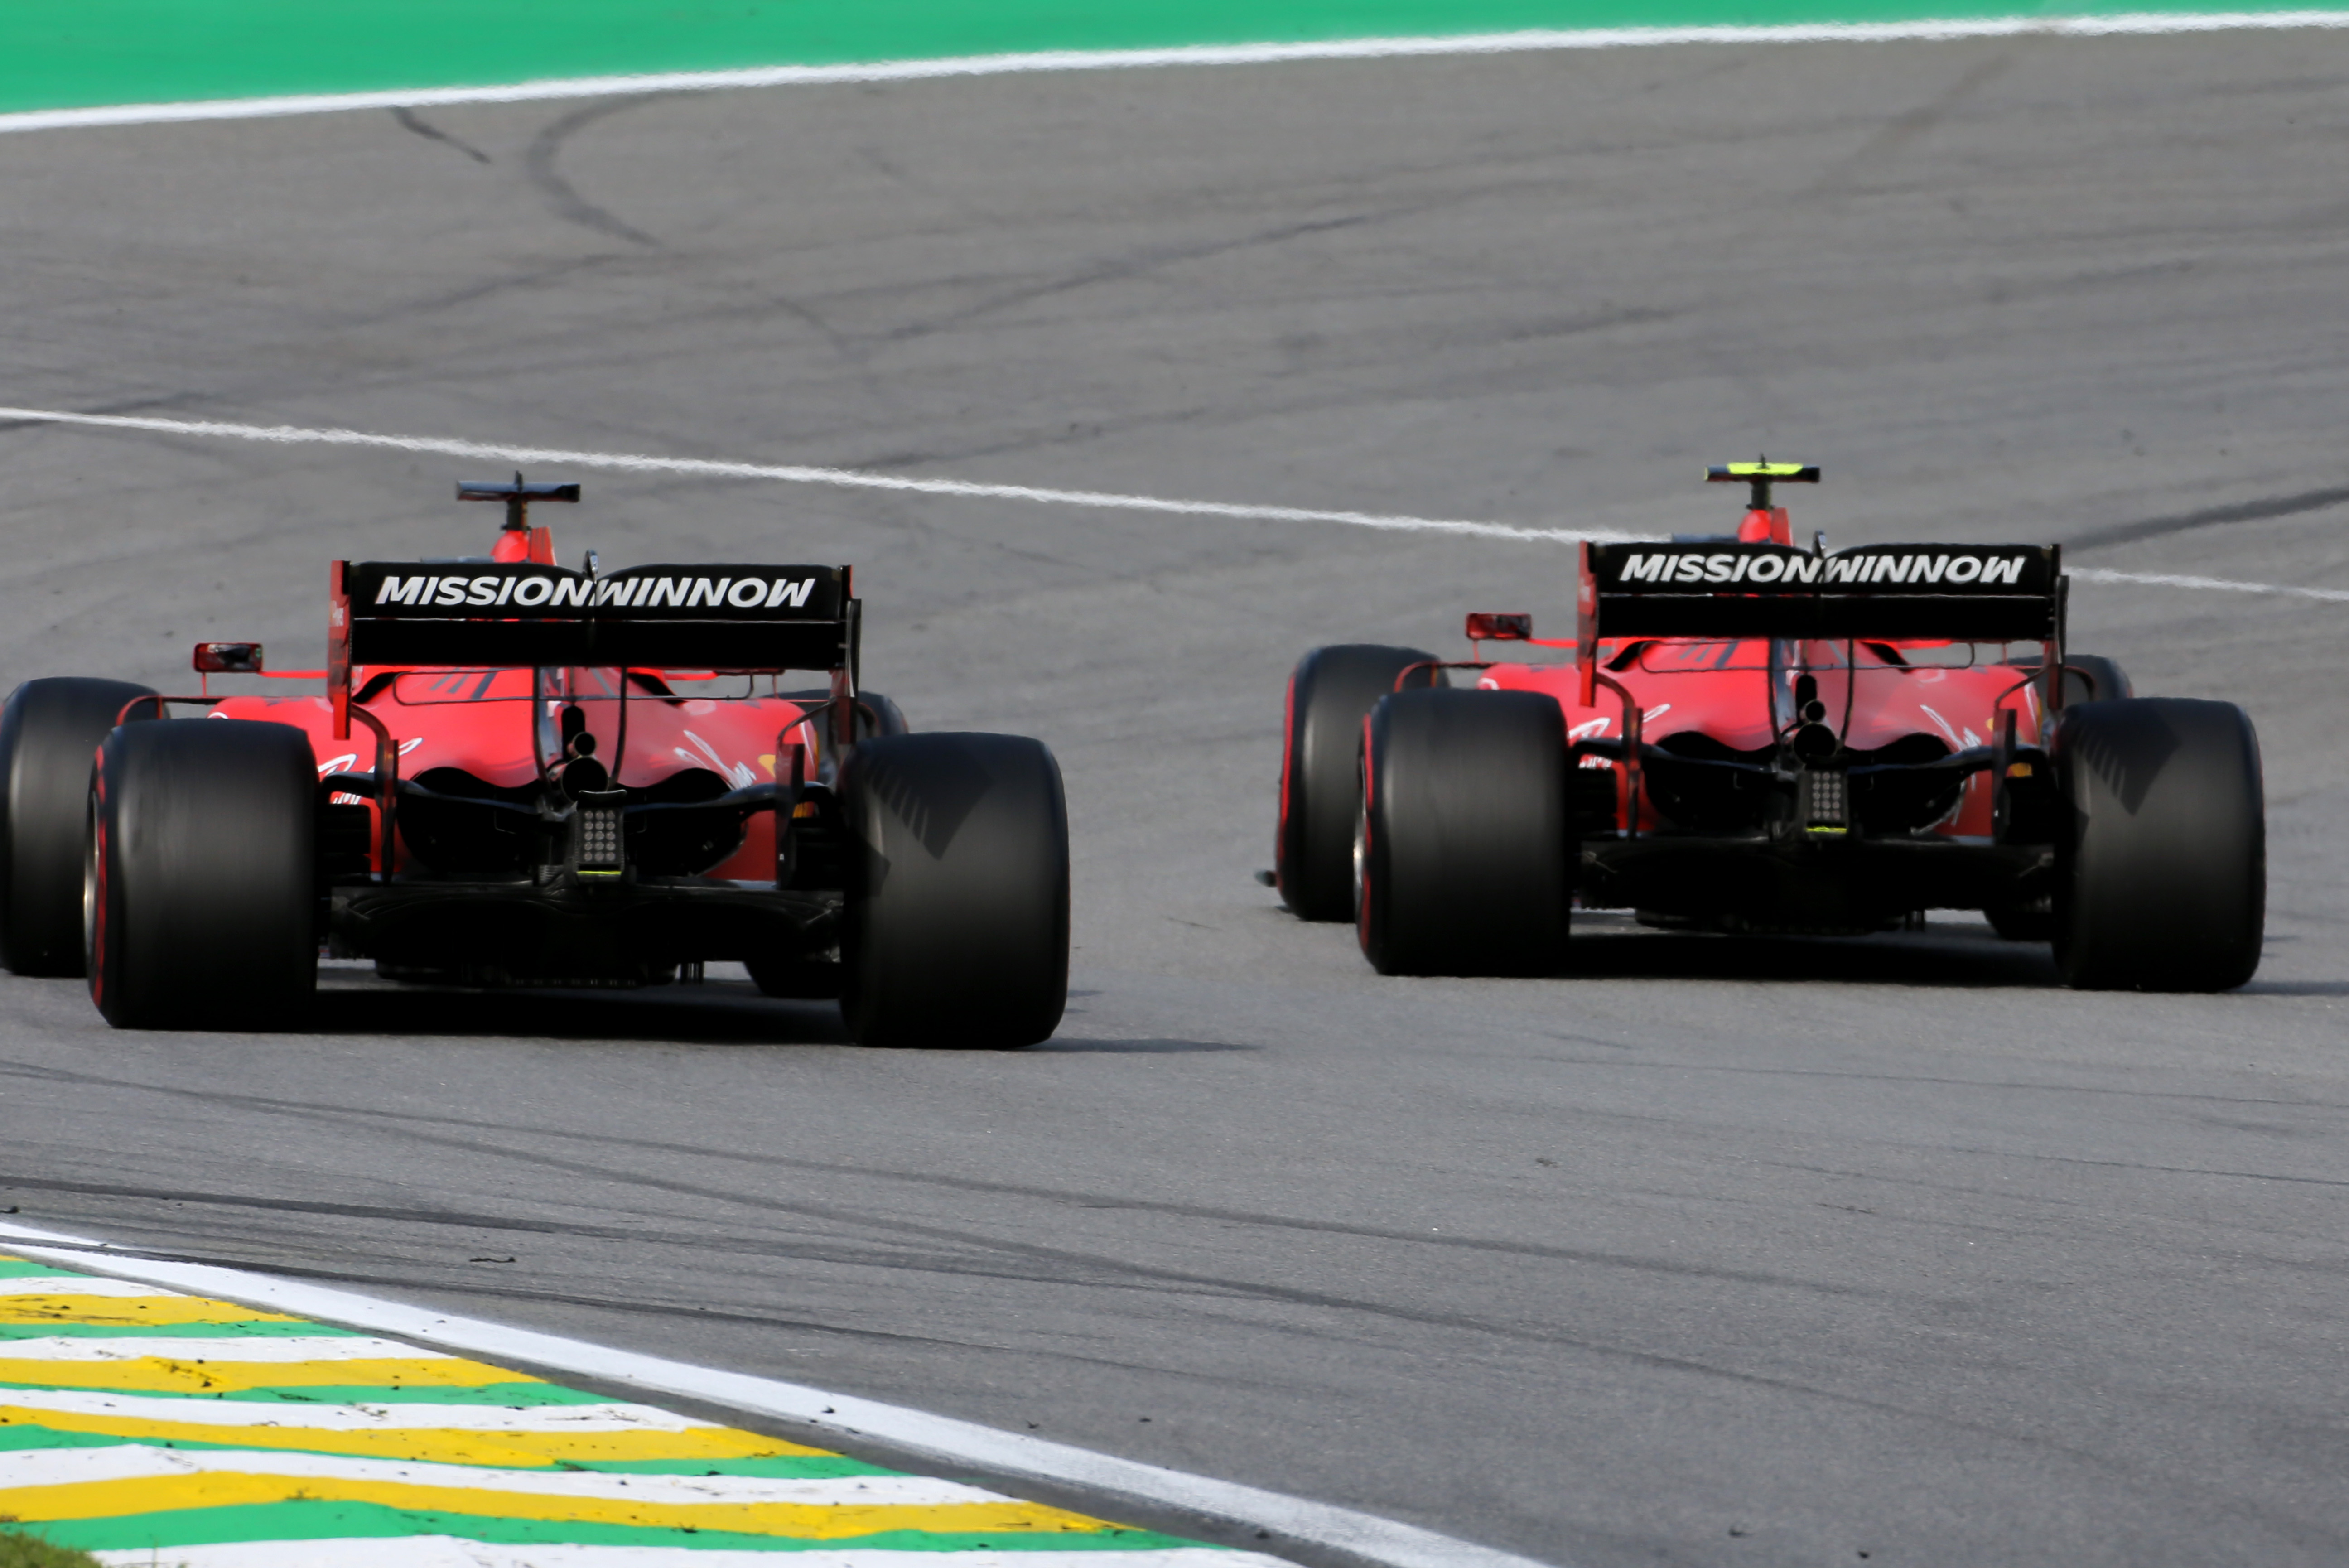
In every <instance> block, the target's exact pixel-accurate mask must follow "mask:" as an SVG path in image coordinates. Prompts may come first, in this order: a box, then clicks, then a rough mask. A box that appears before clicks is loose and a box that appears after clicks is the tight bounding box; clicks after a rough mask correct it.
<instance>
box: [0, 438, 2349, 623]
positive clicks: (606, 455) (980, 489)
mask: <svg viewBox="0 0 2349 1568" xmlns="http://www.w3.org/2000/svg"><path fill="white" fill-rule="evenodd" d="M11 420H14V421H23V422H26V423H41V424H57V425H84V426H93V427H96V428H98V429H101V430H122V431H149V432H152V433H156V434H163V435H174V436H199V437H211V438H213V439H215V440H223V441H264V442H269V443H273V444H275V445H281V446H358V447H378V448H388V449H391V450H393V451H398V452H435V453H439V454H440V455H442V456H446V457H470V458H480V459H482V460H484V461H491V462H531V463H557V464H565V465H568V466H570V467H574V468H603V469H616V470H621V471H623V472H643V473H694V474H704V475H709V476H712V477H719V478H727V479H765V480H773V481H777V482H779V483H789V484H824V485H833V486H837V487H840V488H843V489H851V490H895V491H905V492H911V493H915V494H921V495H954V496H963V497H970V498H978V499H982V500H990V501H1026V502H1030V503H1034V504H1042V505H1050V506H1095V507H1103V508H1108V509H1112V510H1119V511H1128V512H1162V513H1173V514H1178V515H1183V516H1195V517H1230V518H1235V519H1238V520H1241V521H1248V522H1264V523H1340V524H1346V525H1347V526H1349V527H1354V528H1375V529H1381V530H1385V531H1388V532H1393V533H1415V534H1466V535H1475V536H1479V537H1484V538H1492V539H1518V540H1530V541H1536V542H1543V543H1552V544H1578V543H1582V542H1585V541H1588V542H1589V543H1591V544H1636V543H1640V542H1641V541H1643V540H1647V539H1651V538H1655V537H1657V536H1656V535H1641V534H1624V533H1612V532H1608V531H1605V530H1600V529H1587V528H1537V527H1530V526H1526V525H1524V524H1513V523H1483V522H1475V521H1471V520H1467V519H1461V518H1443V517H1407V516H1397V515H1391V514H1381V513H1373V512H1330V511H1320V510H1317V509H1314V508H1311V507H1302V506H1256V505H1247V504H1240V503H1235V502H1227V501H1189V500H1182V499H1178V498H1174V497H1170V496H1157V495H1125V494H1120V493H1113V492H1108V491H1098V490H1052V489H1045V488H1041V487H1039V486H1035V485H1027V484H988V483H978V482H977V481H973V480H965V479H917V478H915V477H912V476H910V475H905V474H888V473H866V472H861V471H858V470H855V469H847V468H811V467H806V466H802V465H798V464H789V463H760V462H721V461H719V460H717V459H713V458H698V457H657V456H651V455H647V454H645V453H641V452H575V451H571V450H568V449H566V448H562V447H534V446H509V445H502V444H499V443H496V442H490V441H462V440H459V439H457V438H455V437H450V436H409V435H389V434H383V433H379V432H376V431H354V430H340V429H336V428H332V427H311V426H305V425H247V424H231V423H226V422H223V421H217V420H167V419H155V418H151V417H149V416H145V415H139V414H83V413H74V412H70V411H67V410H58V409H16V408H6V407H0V421H11ZM2065 569H2066V570H2067V571H2069V572H2070V574H2071V575H2072V576H2075V577H2077V578H2079V579H2081V580H2082V581H2084V582H2092V583H2132V584H2137V585H2138V586H2140V587H2166V588H2191V589H2204V590H2210V591H2216V592H2221V593H2238V594H2273V595H2280V596H2283V597H2292V598H2308V599H2320V600H2324V601H2327V602H2331V603H2349V588H2314V587H2302V586H2300V585H2297V584H2285V583H2249V582H2241V581H2238V580H2236V579H2234V578H2231V577H2207V576H2195V575H2191V574H2186V573H2174V572H2117V571H2113V570H2110V569H2108V568H2106V567H2102V566H2071V567H2067V568H2065Z"/></svg>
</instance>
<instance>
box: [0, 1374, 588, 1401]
mask: <svg viewBox="0 0 2349 1568" xmlns="http://www.w3.org/2000/svg"><path fill="white" fill-rule="evenodd" d="M65 1365H66V1366H68V1367H70V1366H73V1365H76V1364H73V1363H67V1364H65ZM74 1386H76V1385H75V1383H74V1382H73V1378H72V1376H71V1374H70V1372H69V1371H61V1372H60V1374H59V1376H58V1377H57V1381H55V1382H54V1383H0V1405H5V1404H6V1403H7V1402H8V1400H7V1392H8V1390H9V1389H12V1388H39V1389H51V1388H70V1387H74ZM91 1392H94V1393H106V1394H120V1395H125V1396H128V1397H135V1398H140V1399H189V1400H197V1401H202V1402H203V1403H206V1404H217V1405H312V1406H316V1405H492V1406H500V1407H504V1408H506V1409H509V1410H527V1409H537V1408H540V1407H544V1406H548V1405H610V1404H614V1403H616V1401H614V1400H613V1399H611V1398H609V1397H606V1396H605V1395H602V1394H583V1393H581V1392H580V1391H579V1390H578V1389H576V1388H564V1387H560V1386H556V1385H554V1384H552V1383H536V1382H532V1383H490V1384H484V1385H482V1386H480V1387H476V1388H451V1387H445V1386H440V1385H437V1384H416V1385H413V1386H408V1385H376V1384H347V1385H341V1386H327V1385H324V1384H287V1385H285V1386H284V1387H280V1388H234V1389H227V1390H223V1391H222V1392H219V1393H209V1394H208V1393H205V1392H204V1391H202V1389H188V1388H115V1387H108V1388H104V1389H94V1390H91Z"/></svg>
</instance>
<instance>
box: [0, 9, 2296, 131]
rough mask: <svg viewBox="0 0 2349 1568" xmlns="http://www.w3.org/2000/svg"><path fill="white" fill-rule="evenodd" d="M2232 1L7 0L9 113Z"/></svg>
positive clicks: (2, 39)
mask: <svg viewBox="0 0 2349 1568" xmlns="http://www.w3.org/2000/svg"><path fill="white" fill-rule="evenodd" d="M2214 8H2216V7H2214V6H2212V5H2209V4H2202V5H2195V4H2191V3H2190V0H2189V3H2179V0H2091V3H2088V4H2079V3H2076V0H2075V3H2066V4H2062V5H2040V6H2033V5H2016V4H2014V3H2013V0H2005V3H2003V4H2002V3H2001V0H1254V3H1246V0H1115V3H1114V4H1111V3H1107V0H1092V3H1090V4H1085V3H1080V0H0V112H5V111H8V110H18V109H64V108H77V107H85V106H92V105H99V104H122V103H169V102H179V101H184V100H188V99H226V98H261V97H271V96H276V95H282V94H290V93H337V92H363V91H368V90H376V89H393V88H423V87H477V86H492V85H500V84H506V83H513V82H523V81H532V80H541V79H544V78H559V77H587V76H612V75H625V74H632V73H639V72H647V71H678V70H722V69H730V68H734V67H744V66H766V65H835V64H842V63H849V62H858V61H873V60H892V59H924V58H936V57H945V56H957V55H988V54H1003V53H1018V52H1025V51H1029V50H1036V49H1131V48H1151V47H1168V46H1175V45H1185V44H1237V43H1268V42H1304V41H1311V40H1322V39H1332V38H1360V37H1392V36H1425V35H1445V34H1454V35H1456V34H1464V33H1493V32H1510V31H1516V30H1518V29H1525V28H1583V27H1627V26H1638V27H1661V26H1708V25H1733V26H1773V25H1780V24H1785V23H1796V22H1894V21H1913V20H1919V19H1923V18H1954V17H1985V16H2058V15H2061V16H2081V15H2091V14H2096V13H2113V12H2127V11H2174V12H2190V11H2204V10H2210V9H2214ZM2227 8H2228V9H2236V8H2239V7H2236V6H2228V7H2227ZM2240 8H2244V9H2262V8H2264V9H2283V8H2285V7H2282V6H2275V5H2271V6H2261V5H2251V6H2246V7H2240Z"/></svg>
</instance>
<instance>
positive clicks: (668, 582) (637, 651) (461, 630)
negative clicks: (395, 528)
mask: <svg viewBox="0 0 2349 1568" xmlns="http://www.w3.org/2000/svg"><path fill="white" fill-rule="evenodd" d="M850 585H851V578H850V573H849V568H847V567H846V566H752V565H716V566H630V567H628V568H626V570H622V571H616V572H611V573H608V574H605V575H604V576H588V575H587V574H585V573H584V572H574V571H570V570H566V569H565V568H564V567H561V566H541V565H538V564H536V563H533V562H514V563H511V564H508V563H499V564H495V565H492V564H489V563H482V562H452V563H445V564H444V563H437V562H409V561H398V562H385V561H357V562H347V563H337V564H336V570H335V594H334V599H335V603H334V612H335V619H336V625H335V626H334V627H332V628H330V633H331V641H332V643H333V644H335V645H336V646H335V647H334V648H333V649H332V651H333V652H336V653H340V654H341V655H342V656H343V658H344V659H347V662H348V663H350V664H438V665H467V666H484V667H512V666H533V665H573V666H585V665H602V666H618V665H638V666H646V667H650V668H655V669H671V670H683V669H692V670H729V671H740V670H750V671H757V672H760V673H765V672H768V671H773V670H837V669H841V668H843V667H844V666H846V665H847V664H848V662H849V661H850V659H851V657H852V654H853V644H854V622H855V619H856V615H855V605H854V600H853V599H852V598H851V597H850Z"/></svg>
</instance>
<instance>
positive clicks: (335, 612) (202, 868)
mask: <svg viewBox="0 0 2349 1568" xmlns="http://www.w3.org/2000/svg"><path fill="white" fill-rule="evenodd" d="M577 494H578V487H577V486H575V485H567V486H558V485H544V484H537V485H525V484H523V483H522V482H521V479H520V476H519V475H517V476H516V480H515V483H513V484H512V485H506V484H502V483H501V484H473V485H466V486H461V487H460V497H461V498H464V499H478V500H497V501H502V502H504V503H505V504H506V507H507V527H506V530H505V531H504V534H503V535H502V537H501V539H500V542H499V548H498V551H497V553H496V554H495V555H494V556H491V557H488V558H485V559H484V558H476V559H471V560H466V561H460V562H430V561H427V562H416V563H388V562H336V563H335V564H334V566H333V568H332V576H331V582H330V589H329V599H328V616H329V619H328V658H327V668H326V670H323V671H303V672H290V673H291V674H292V675H293V676H294V677H295V678H304V677H307V678H310V679H318V678H321V677H322V678H323V683H324V693H323V695H319V696H295V697H264V696H228V697H220V696H216V695H214V694H212V692H211V690H210V683H211V680H212V677H213V676H215V675H260V676H266V675H269V674H272V673H274V672H270V671H266V670H264V668H263V660H262V656H261V650H260V649H259V648H258V647H257V646H255V645H252V644H242V643H203V644H199V645H198V647H197V650H196V659H195V663H196V668H197V669H198V670H200V671H202V672H203V674H204V687H203V690H202V691H201V692H200V693H198V694H197V695H195V696H192V697H171V696H163V695H159V694H158V693H156V692H154V691H151V690H150V689H147V688H143V687H139V686H133V685H129V684H126V683H122V682H118V681H110V680H88V679H82V678H58V679H50V680H33V681H28V682H26V683H25V684H24V685H23V686H20V687H18V688H17V689H16V692H15V693H14V694H13V695H12V696H11V697H10V698H9V699H8V701H7V705H6V707H5V711H0V959H5V962H6V963H7V964H8V966H9V967H10V968H12V969H14V970H16V971H18V972H31V973H52V974H57V973H75V972H82V973H86V974H87V976H88V981H89V984H90V991H91V995H92V997H93V999H94V1000H95V1001H96V1002H97V1003H98V1008H99V1010H100V1011H101V1012H104V1013H105V1015H106V1016H107V1017H108V1018H109V1020H110V1021H111V1022H113V1023H116V1024H118V1025H122V1026H127V1027H161V1028H173V1027H205V1026H251V1025H267V1024H272V1023H287V1022H291V1021H293V1020H295V1019H297V1018H298V1017H299V1016H300V1014H301V1012H302V1011H303V1008H304V1006H305V1002H307V999H308V998H309V996H310V994H311V992H312V991H313V989H314V987H315V984H316V968H317V961H318V959H319V957H320V955H321V953H322V952H324V953H328V954H331V955H333V956H337V957H346V958H361V959H372V960H374V961H376V963H377V966H378V970H379V971H380V972H382V973H383V974H385V975H387V976H388V977H390V978H393V979H396V980H402V981H428V982H440V983H454V984H465V985H501V984H504V985H513V984H523V985H531V984H536V985H574V986H575V985H597V986H635V985H645V984H657V983H663V982H666V981H670V980H673V979H674V978H676V977H677V976H678V974H679V973H680V971H682V972H686V973H688V974H690V973H697V972H698V970H699V968H700V966H702V965H703V964H705V963H707V962H709V961H723V960H733V961H740V962H742V963H743V964H745V965H746V966H748V968H749V969H750V973H751V975H752V977H753V978H754V979H755V980H756V981H757V982H758V983H759V985H760V987H761V990H763V991H765V992H768V993H769V994H772V995H781V996H792V997H803V998H829V997H837V998H838V999H839V1000H840V1003H841V1007H842V1010H843V1015H844V1017H845V1020H846V1022H847V1024H848V1027H849V1029H850V1031H851V1033H853V1034H854V1037H855V1038H856V1039H858V1040H859V1041H861V1042H864V1043H866V1044H893V1045H895V1044H904V1045H926V1044H935V1045H971V1046H1015V1045H1023V1044H1031V1043H1034V1042H1036V1041H1039V1040H1041V1039H1044V1038H1046V1037H1047V1036H1049V1035H1050V1033H1052V1031H1053V1029H1054V1028H1055V1027H1057V1025H1058V1023H1059V1021H1060V1017H1061V1011H1062V1008H1063V1005H1064V1002H1065V998H1066V995H1067V973H1068V944H1069V936H1068V876H1069V867H1068V829H1067V815H1066V808H1065V804H1064V801H1063V798H1062V794H1061V775H1060V769H1059V766H1058V764H1057V763H1055V761H1054V760H1053V758H1052V756H1051V754H1050V752H1049V751H1047V750H1046V749H1045V748H1044V747H1043V746H1042V745H1041V744H1040V743H1039V742H1035V741H1032V740H1028V739H1025V738H1022V737H1018V736H1009V735H995V734H978V733H963V734H950V733H913V732H909V731H908V729H907V726H906V725H905V721H904V718H903V716H902V715H901V714H900V713H899V712H898V711H897V709H896V706H895V703H893V702H891V701H889V700H888V699H887V698H886V697H884V696H881V695H880V694H879V693H876V692H870V691H860V690H859V688H858V682H857V666H858V653H859V647H860V643H861V631H862V620H863V606H862V603H861V601H860V600H859V599H858V598H857V597H855V593H854V573H853V571H852V569H851V568H849V567H846V566H792V565H781V566H777V565H764V564H741V563H728V564H713V565H701V564H697V565H691V566H685V565H671V566H637V567H632V568H628V569H626V570H621V571H614V572H608V573H606V572H603V571H600V570H599V569H598V567H597V564H596V563H595V558H594V556H593V555H592V554H591V555H590V556H589V557H588V561H587V565H586V566H585V567H584V568H583V569H580V570H570V569H566V568H564V567H562V566H556V565H555V564H554V550H553V545H552V542H551V539H550V538H549V536H548V533H547V530H545V529H543V528H534V527H532V526H530V525H529V523H528V517H527V508H528V506H529V504H531V503H532V502H533V501H545V500H556V501H569V500H575V499H576V498H577ZM792 671H813V672H817V673H818V674H820V675H821V676H823V678H824V681H825V683H824V684H823V685H822V686H820V687H818V688H816V689H814V690H797V691H793V690H786V689H785V687H784V683H783V677H784V676H786V675H787V674H788V673H789V672H792ZM314 690H315V688H314ZM188 708H194V709H196V710H197V711H201V712H202V715H203V716H202V717H200V718H179V717H169V716H168V715H171V714H172V713H173V712H174V711H186V710H187V709H188ZM93 753H94V754H95V763H94V765H93V762H92V757H93ZM68 861H72V862H74V864H72V865H71V866H68V864H67V862H68Z"/></svg>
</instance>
